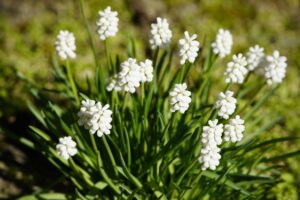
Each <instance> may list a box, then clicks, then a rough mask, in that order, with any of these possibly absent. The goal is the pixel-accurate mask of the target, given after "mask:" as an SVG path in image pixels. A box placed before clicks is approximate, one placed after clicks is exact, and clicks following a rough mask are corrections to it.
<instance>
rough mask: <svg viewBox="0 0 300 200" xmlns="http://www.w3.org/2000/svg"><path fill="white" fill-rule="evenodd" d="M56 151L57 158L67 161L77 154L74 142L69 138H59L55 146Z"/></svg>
mask: <svg viewBox="0 0 300 200" xmlns="http://www.w3.org/2000/svg"><path fill="white" fill-rule="evenodd" d="M56 151H57V154H58V155H59V156H61V157H63V159H65V160H68V159H69V158H70V157H71V156H74V155H75V154H77V148H76V142H74V140H72V138H71V137H70V136H67V137H61V138H59V143H58V144H57V145H56Z"/></svg>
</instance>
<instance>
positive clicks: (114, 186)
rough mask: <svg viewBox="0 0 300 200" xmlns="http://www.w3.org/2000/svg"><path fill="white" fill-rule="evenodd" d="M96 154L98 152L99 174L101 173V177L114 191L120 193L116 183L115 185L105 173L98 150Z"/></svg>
mask: <svg viewBox="0 0 300 200" xmlns="http://www.w3.org/2000/svg"><path fill="white" fill-rule="evenodd" d="M97 154H98V167H99V171H100V174H101V175H102V177H103V179H104V180H105V181H106V183H107V184H108V185H109V186H110V187H111V188H112V189H113V191H115V192H116V193H117V194H121V191H120V189H119V187H118V186H117V185H115V184H114V182H113V181H112V180H111V179H110V178H109V176H108V175H107V174H106V172H105V170H104V168H103V162H102V158H101V154H100V152H99V151H98V152H97Z"/></svg>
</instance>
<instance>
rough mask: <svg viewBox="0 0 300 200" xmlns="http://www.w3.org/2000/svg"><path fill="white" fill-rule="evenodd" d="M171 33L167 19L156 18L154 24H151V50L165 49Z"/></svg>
mask: <svg viewBox="0 0 300 200" xmlns="http://www.w3.org/2000/svg"><path fill="white" fill-rule="evenodd" d="M171 38H172V31H171V30H170V28H169V23H168V21H167V19H164V18H160V17H158V18H157V19H156V23H153V24H151V32H150V40H149V42H150V46H151V48H152V49H156V48H167V47H168V46H169V44H170V42H171Z"/></svg>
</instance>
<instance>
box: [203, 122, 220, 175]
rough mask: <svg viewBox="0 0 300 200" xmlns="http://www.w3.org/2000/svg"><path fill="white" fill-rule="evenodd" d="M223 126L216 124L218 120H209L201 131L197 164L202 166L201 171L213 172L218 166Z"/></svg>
mask: <svg viewBox="0 0 300 200" xmlns="http://www.w3.org/2000/svg"><path fill="white" fill-rule="evenodd" d="M222 133H223V124H218V120H217V119H215V120H213V121H212V120H209V121H208V126H204V127H203V131H202V138H201V143H202V149H201V155H200V157H199V159H198V160H199V162H200V163H201V164H202V167H201V169H202V170H206V169H211V170H215V169H216V167H217V166H218V165H219V164H220V161H219V160H220V159H221V155H220V153H219V152H220V148H219V147H218V145H220V144H221V143H222Z"/></svg>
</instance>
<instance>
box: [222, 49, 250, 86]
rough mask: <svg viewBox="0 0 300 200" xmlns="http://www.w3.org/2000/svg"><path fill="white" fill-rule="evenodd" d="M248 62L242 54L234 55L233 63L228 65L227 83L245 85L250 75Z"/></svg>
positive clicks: (226, 72)
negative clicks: (246, 77) (247, 66)
mask: <svg viewBox="0 0 300 200" xmlns="http://www.w3.org/2000/svg"><path fill="white" fill-rule="evenodd" d="M246 65H247V60H246V58H245V57H244V56H243V55H242V54H241V53H239V54H237V55H233V58H232V61H231V62H229V63H227V67H226V71H225V73H224V75H225V82H226V83H239V84H241V83H243V82H244V80H245V76H246V74H247V73H248V69H247V68H246Z"/></svg>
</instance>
